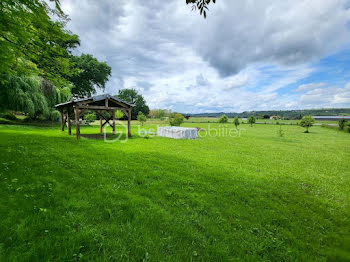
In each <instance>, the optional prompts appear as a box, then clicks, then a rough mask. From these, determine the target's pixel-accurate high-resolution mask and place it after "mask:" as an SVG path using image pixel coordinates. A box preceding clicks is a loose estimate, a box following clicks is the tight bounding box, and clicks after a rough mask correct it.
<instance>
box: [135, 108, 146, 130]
mask: <svg viewBox="0 0 350 262" xmlns="http://www.w3.org/2000/svg"><path fill="white" fill-rule="evenodd" d="M137 121H139V122H140V123H141V125H142V126H143V123H144V122H146V121H147V117H146V116H145V115H144V114H143V113H142V112H141V111H140V112H139V113H138V115H137Z"/></svg>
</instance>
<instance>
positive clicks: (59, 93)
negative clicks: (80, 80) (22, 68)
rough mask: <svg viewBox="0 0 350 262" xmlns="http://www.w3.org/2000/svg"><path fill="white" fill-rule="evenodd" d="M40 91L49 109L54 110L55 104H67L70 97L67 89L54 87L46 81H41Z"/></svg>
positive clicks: (70, 94)
mask: <svg viewBox="0 0 350 262" xmlns="http://www.w3.org/2000/svg"><path fill="white" fill-rule="evenodd" d="M40 89H41V91H42V93H43V94H44V96H45V98H46V101H47V104H48V106H49V108H54V107H55V105H57V104H60V103H64V102H67V101H68V100H69V99H70V98H71V97H72V93H71V91H70V88H69V87H56V86H54V85H53V84H52V83H51V82H50V81H47V80H46V79H41V85H40Z"/></svg>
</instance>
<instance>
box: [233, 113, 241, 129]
mask: <svg viewBox="0 0 350 262" xmlns="http://www.w3.org/2000/svg"><path fill="white" fill-rule="evenodd" d="M233 124H234V125H235V127H236V129H237V128H238V126H239V124H240V122H239V119H238V116H235V118H234V119H233Z"/></svg>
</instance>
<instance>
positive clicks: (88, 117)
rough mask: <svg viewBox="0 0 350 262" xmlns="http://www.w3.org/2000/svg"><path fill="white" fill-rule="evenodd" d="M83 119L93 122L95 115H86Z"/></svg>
mask: <svg viewBox="0 0 350 262" xmlns="http://www.w3.org/2000/svg"><path fill="white" fill-rule="evenodd" d="M84 119H85V120H91V121H95V120H96V115H95V114H94V113H91V114H86V115H85V116H84Z"/></svg>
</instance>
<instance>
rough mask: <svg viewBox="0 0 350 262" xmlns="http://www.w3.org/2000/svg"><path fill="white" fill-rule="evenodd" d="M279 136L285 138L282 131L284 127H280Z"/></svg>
mask: <svg viewBox="0 0 350 262" xmlns="http://www.w3.org/2000/svg"><path fill="white" fill-rule="evenodd" d="M278 136H279V137H284V131H283V130H282V126H281V125H280V129H279V130H278Z"/></svg>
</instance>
